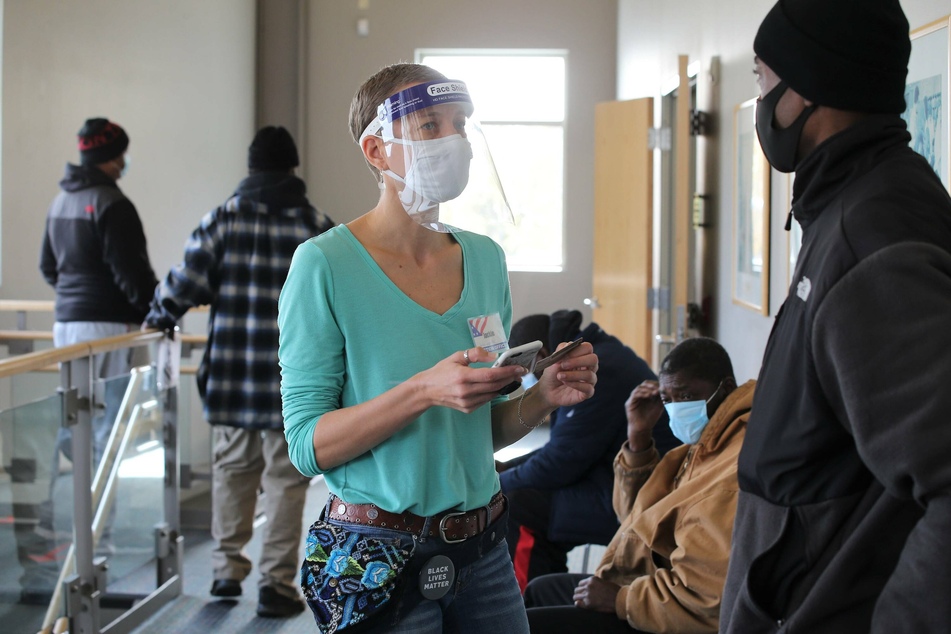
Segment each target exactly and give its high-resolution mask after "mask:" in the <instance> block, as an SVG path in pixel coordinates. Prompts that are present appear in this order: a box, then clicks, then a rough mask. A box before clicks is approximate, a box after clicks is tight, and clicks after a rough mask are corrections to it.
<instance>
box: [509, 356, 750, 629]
mask: <svg viewBox="0 0 951 634" xmlns="http://www.w3.org/2000/svg"><path fill="white" fill-rule="evenodd" d="M659 378H660V382H659V384H658V383H657V382H654V381H645V382H643V383H642V384H640V385H639V386H638V387H637V388H635V389H634V391H633V392H631V396H630V398H629V399H628V401H627V403H626V408H627V420H628V425H627V431H628V435H627V442H625V444H624V445H623V446H622V447H621V451H620V453H619V454H618V456H617V458H616V459H615V462H614V510H615V512H616V513H617V514H618V518H619V519H620V520H621V527H620V529H619V530H618V532H617V533H616V534H615V536H614V539H612V540H611V543H610V545H609V546H608V548H607V551H606V552H605V554H604V558H603V559H602V560H601V564H600V566H598V569H597V571H596V572H595V574H594V576H587V575H578V574H570V573H569V574H554V575H546V576H543V577H539V578H537V579H535V580H534V581H532V582H531V583H530V584H529V585H528V587H527V588H526V590H525V606H526V607H527V608H528V620H529V624H530V625H531V630H532V632H545V633H557V632H624V633H627V634H630V633H631V632H640V631H643V632H677V633H679V634H685V633H691V632H716V631H717V622H718V619H719V616H720V599H721V596H722V593H723V583H724V580H725V578H726V569H727V561H728V559H729V555H730V538H731V535H732V532H733V516H734V514H735V512H736V496H737V480H736V459H737V455H738V454H739V451H740V446H741V445H742V443H743V436H744V435H745V433H746V419H747V418H748V416H749V412H750V407H751V405H752V403H753V386H754V381H749V382H748V383H746V384H744V385H742V386H740V387H737V385H736V379H735V378H734V376H733V366H732V364H731V362H730V357H729V355H728V354H727V352H726V350H724V349H723V347H722V346H720V344H718V343H717V342H715V341H714V340H712V339H706V338H695V339H687V340H686V341H684V342H682V343H680V344H679V345H678V346H677V347H675V348H674V349H673V350H671V351H670V354H668V355H667V357H666V358H665V359H664V362H663V363H662V364H661V368H660V374H659ZM664 408H666V409H667V413H668V414H669V416H670V429H671V431H672V432H673V433H674V435H675V436H677V437H678V438H680V439H681V440H682V441H683V442H684V443H685V444H684V445H683V446H681V447H677V448H676V449H673V450H671V451H670V452H669V453H668V454H667V455H665V456H664V457H663V459H661V458H659V456H658V453H657V450H656V449H655V448H654V445H653V441H652V440H651V430H652V429H653V427H654V425H655V424H656V423H657V420H658V419H659V418H660V416H661V414H662V413H663V411H664ZM579 512H583V509H579Z"/></svg>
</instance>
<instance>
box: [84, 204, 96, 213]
mask: <svg viewBox="0 0 951 634" xmlns="http://www.w3.org/2000/svg"><path fill="white" fill-rule="evenodd" d="M86 213H87V214H94V213H96V208H95V207H93V206H92V205H86Z"/></svg>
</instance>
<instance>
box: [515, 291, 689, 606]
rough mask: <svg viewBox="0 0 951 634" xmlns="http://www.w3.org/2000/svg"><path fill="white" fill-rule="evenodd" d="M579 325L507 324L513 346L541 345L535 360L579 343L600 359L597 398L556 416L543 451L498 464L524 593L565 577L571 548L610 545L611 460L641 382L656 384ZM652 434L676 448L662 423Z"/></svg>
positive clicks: (560, 321)
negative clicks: (534, 583) (541, 579)
mask: <svg viewBox="0 0 951 634" xmlns="http://www.w3.org/2000/svg"><path fill="white" fill-rule="evenodd" d="M581 324H582V316H581V313H580V312H579V311H577V310H557V311H555V312H554V313H552V314H551V315H547V314H538V315H529V316H527V317H523V318H522V319H520V320H518V321H517V322H516V323H515V325H513V326H512V333H511V336H510V337H509V346H510V347H515V346H519V345H522V344H525V343H529V342H531V341H536V340H538V341H541V342H542V344H543V345H542V349H541V350H540V351H539V354H538V357H537V358H539V359H542V358H544V357H545V356H548V354H549V353H551V352H554V351H555V350H556V349H557V347H558V344H560V343H561V342H563V341H572V340H574V339H577V338H578V337H582V338H583V339H584V340H585V341H587V342H589V343H590V344H591V345H592V346H593V347H594V351H595V354H597V355H598V389H597V390H596V391H595V393H594V396H592V397H591V398H589V399H588V400H586V401H583V402H581V403H579V404H577V405H575V406H573V407H564V408H559V409H557V410H555V412H554V413H553V414H552V417H551V425H550V435H549V438H548V442H546V443H545V445H544V446H542V447H540V448H539V449H537V450H535V451H533V452H531V453H528V454H526V455H524V456H520V457H519V458H515V459H513V460H510V461H508V462H505V463H500V464H499V465H498V469H499V471H500V475H499V479H500V481H501V484H502V491H503V492H504V493H505V494H506V496H508V499H509V513H510V515H509V527H508V533H507V535H506V541H507V542H508V546H509V553H510V554H511V556H512V561H513V563H514V564H515V576H516V578H517V579H518V582H519V586H520V587H521V588H522V589H523V590H524V589H525V585H526V584H527V583H528V582H529V581H531V580H532V579H534V578H535V577H538V576H541V575H545V574H550V573H555V572H567V571H568V567H567V560H568V552H569V551H570V550H571V549H572V548H574V547H576V546H579V545H581V544H589V543H591V544H601V545H607V543H608V542H609V541H611V537H613V536H614V532H615V531H616V530H617V529H618V521H617V517H616V516H615V514H614V510H613V509H612V508H611V489H612V486H613V481H614V468H613V461H614V456H615V455H616V454H617V452H618V449H620V447H621V444H623V443H624V439H625V438H626V437H627V421H626V420H625V416H624V402H625V400H626V399H627V397H628V395H629V394H630V393H631V390H633V389H634V388H635V387H636V386H637V385H639V384H640V383H641V382H642V381H645V380H648V379H656V378H657V377H656V376H655V375H654V373H653V372H652V371H651V369H650V367H649V366H648V365H647V363H645V362H644V360H643V359H641V358H640V357H638V356H637V354H636V353H635V352H634V351H633V350H632V349H631V348H629V347H628V346H626V345H624V344H623V343H622V342H621V341H620V340H619V339H618V338H617V337H614V336H612V335H610V334H609V333H607V332H605V331H604V330H602V329H601V327H600V326H598V324H596V323H593V322H592V323H589V324H588V325H587V326H586V327H585V328H583V329H582V328H581ZM531 379H534V377H533V376H531V375H526V377H523V378H522V382H523V385H524V387H526V388H528V387H530V382H531ZM665 418H666V417H665ZM655 436H656V438H657V440H656V446H657V447H658V448H659V450H660V451H661V452H662V453H663V452H665V451H666V450H667V449H670V448H671V447H674V446H676V445H677V444H679V442H678V441H677V440H676V439H675V438H674V437H673V435H672V434H671V433H670V430H669V429H668V428H667V425H666V420H665V421H663V422H662V424H660V425H658V426H657V428H656V429H655Z"/></svg>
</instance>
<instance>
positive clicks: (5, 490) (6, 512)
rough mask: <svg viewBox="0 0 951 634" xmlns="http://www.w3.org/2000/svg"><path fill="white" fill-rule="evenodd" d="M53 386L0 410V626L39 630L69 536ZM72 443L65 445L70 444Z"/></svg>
mask: <svg viewBox="0 0 951 634" xmlns="http://www.w3.org/2000/svg"><path fill="white" fill-rule="evenodd" d="M61 412H62V408H61V400H60V398H59V396H58V395H56V393H55V388H54V390H53V392H52V394H48V395H47V396H46V397H45V398H42V399H39V400H36V401H34V402H31V403H26V404H22V405H19V406H17V407H10V408H5V409H3V410H0V561H3V562H4V564H3V565H2V566H0V623H2V624H3V626H2V627H0V629H2V630H4V631H10V632H35V631H38V630H39V629H40V626H41V625H42V623H43V618H44V615H45V614H46V609H47V606H48V605H49V602H50V598H51V596H52V593H53V590H54V588H55V587H56V582H57V579H58V578H59V575H60V572H61V569H62V567H63V565H64V562H65V560H66V555H67V552H68V551H69V549H70V545H71V543H72V524H73V505H72V499H73V495H72V477H71V474H70V470H71V468H70V465H69V461H68V459H67V458H66V457H65V456H64V455H63V453H62V448H63V447H66V446H68V440H69V437H68V435H67V434H66V433H65V432H64V431H63V430H62V421H61V415H62V413H61ZM70 449H71V448H70Z"/></svg>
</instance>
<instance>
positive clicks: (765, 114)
mask: <svg viewBox="0 0 951 634" xmlns="http://www.w3.org/2000/svg"><path fill="white" fill-rule="evenodd" d="M788 88H789V86H788V85H786V82H784V81H781V82H779V83H778V84H776V87H775V88H773V89H772V90H770V91H769V92H768V93H767V94H766V96H765V97H763V98H762V99H760V100H759V102H758V103H757V104H756V134H757V136H759V144H760V146H761V147H762V148H763V154H765V155H766V160H767V161H769V164H770V165H772V166H773V167H774V168H776V169H777V170H779V171H780V172H786V173H789V172H794V171H796V152H797V151H798V150H799V137H800V136H801V135H802V128H803V127H804V126H805V125H806V119H808V118H809V116H810V115H811V114H812V113H813V112H815V110H816V108H817V106H815V105H812V106H809V107H808V108H806V109H805V110H803V111H802V113H801V114H800V115H799V116H798V117H797V118H796V120H795V121H793V123H792V125H790V126H789V127H788V128H777V127H775V126H774V125H773V122H774V121H775V118H776V104H777V103H779V100H780V99H781V98H782V96H783V95H784V94H785V93H786V90H787V89H788Z"/></svg>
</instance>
